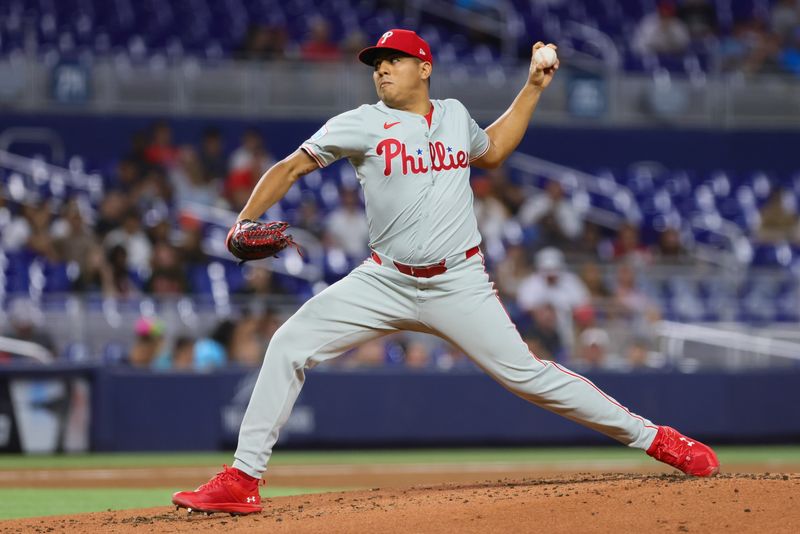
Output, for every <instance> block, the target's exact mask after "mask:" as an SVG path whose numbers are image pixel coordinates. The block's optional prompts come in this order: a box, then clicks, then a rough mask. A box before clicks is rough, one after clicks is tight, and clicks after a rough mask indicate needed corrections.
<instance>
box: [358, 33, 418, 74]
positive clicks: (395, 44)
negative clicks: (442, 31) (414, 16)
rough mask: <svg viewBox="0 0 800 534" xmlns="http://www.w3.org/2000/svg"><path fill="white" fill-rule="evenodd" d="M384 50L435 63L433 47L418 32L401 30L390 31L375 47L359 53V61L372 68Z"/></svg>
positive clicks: (382, 36)
mask: <svg viewBox="0 0 800 534" xmlns="http://www.w3.org/2000/svg"><path fill="white" fill-rule="evenodd" d="M383 50H396V51H397V52H402V53H404V54H408V55H409V56H412V57H415V58H417V59H420V60H422V61H428V62H429V63H431V64H432V63H433V54H431V47H430V46H429V45H428V43H426V42H425V39H423V38H422V37H420V36H419V35H417V34H416V32H413V31H411V30H400V29H393V30H389V31H388V32H386V33H384V34H383V35H381V38H380V39H378V42H377V43H375V46H370V47H368V48H365V49H364V50H362V51H361V52H359V53H358V59H359V61H361V62H362V63H365V64H367V65H369V66H370V67H371V66H372V65H373V62H374V61H375V58H376V57H378V54H380V53H381V51H383Z"/></svg>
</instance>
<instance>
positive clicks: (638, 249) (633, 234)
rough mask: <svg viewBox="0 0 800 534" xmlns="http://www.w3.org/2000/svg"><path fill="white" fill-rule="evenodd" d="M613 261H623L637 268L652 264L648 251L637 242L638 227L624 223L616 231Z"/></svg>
mask: <svg viewBox="0 0 800 534" xmlns="http://www.w3.org/2000/svg"><path fill="white" fill-rule="evenodd" d="M614 260H616V261H620V260H624V261H627V262H630V263H633V264H634V265H636V266H637V267H642V266H644V265H648V264H650V263H651V262H652V257H651V255H650V250H648V248H647V247H646V246H645V245H643V244H642V243H641V241H639V227H638V226H637V225H635V224H633V223H625V224H623V225H622V226H621V227H620V229H619V230H618V231H617V239H616V240H615V241H614Z"/></svg>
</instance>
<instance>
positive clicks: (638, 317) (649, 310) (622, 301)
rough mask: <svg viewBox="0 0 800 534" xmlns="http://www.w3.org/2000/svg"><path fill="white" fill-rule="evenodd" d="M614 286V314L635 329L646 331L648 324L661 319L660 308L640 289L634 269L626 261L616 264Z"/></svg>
mask: <svg viewBox="0 0 800 534" xmlns="http://www.w3.org/2000/svg"><path fill="white" fill-rule="evenodd" d="M616 282H617V283H616V287H615V288H614V308H615V314H616V315H617V316H618V317H620V318H622V319H625V320H627V321H629V324H630V326H631V328H632V329H633V330H635V331H639V332H643V333H647V332H648V325H649V324H650V323H654V322H656V321H658V320H660V319H661V310H660V309H659V307H658V305H657V304H656V303H655V302H653V301H652V300H651V299H650V297H648V296H647V294H646V293H645V292H644V291H642V290H641V289H640V288H639V286H638V284H637V279H636V271H635V270H634V268H633V267H632V266H631V265H629V264H627V263H620V264H619V265H618V266H617V277H616Z"/></svg>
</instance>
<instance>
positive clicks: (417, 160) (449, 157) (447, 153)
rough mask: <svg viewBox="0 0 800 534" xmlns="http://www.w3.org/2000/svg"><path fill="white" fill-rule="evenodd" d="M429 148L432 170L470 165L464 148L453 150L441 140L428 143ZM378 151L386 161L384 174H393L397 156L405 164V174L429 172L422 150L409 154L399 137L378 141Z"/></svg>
mask: <svg viewBox="0 0 800 534" xmlns="http://www.w3.org/2000/svg"><path fill="white" fill-rule="evenodd" d="M428 150H429V152H430V155H431V170H434V171H449V170H450V169H458V168H461V169H466V168H467V167H469V156H468V155H467V153H466V152H465V151H463V150H459V151H457V152H453V151H452V149H451V148H449V147H447V148H446V147H445V146H444V143H442V142H441V141H436V142H435V143H428ZM376 152H377V153H378V155H379V156H383V161H384V162H385V163H386V165H385V166H384V168H383V174H384V176H389V175H390V174H392V165H393V164H394V160H395V158H397V157H399V158H400V162H401V164H402V166H403V174H409V173H411V174H422V173H425V172H428V167H426V166H425V160H424V159H423V157H422V150H417V151H416V153H414V154H409V153H408V152H407V151H406V145H404V144H403V143H401V142H400V141H398V140H397V139H384V140H383V141H381V142H380V143H378V148H377V149H376Z"/></svg>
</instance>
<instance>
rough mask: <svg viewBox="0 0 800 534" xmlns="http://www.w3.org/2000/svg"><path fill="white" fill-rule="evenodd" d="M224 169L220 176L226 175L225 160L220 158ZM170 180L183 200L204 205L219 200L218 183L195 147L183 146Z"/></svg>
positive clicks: (210, 204) (176, 193) (209, 204)
mask: <svg viewBox="0 0 800 534" xmlns="http://www.w3.org/2000/svg"><path fill="white" fill-rule="evenodd" d="M219 163H221V164H222V167H223V170H222V173H221V175H220V176H224V175H225V170H224V167H225V162H224V160H223V159H220V161H219ZM169 177H170V181H171V182H172V185H173V187H174V189H175V195H176V197H177V198H178V199H180V200H181V202H192V203H195V204H201V205H203V206H214V205H216V204H217V203H218V201H219V191H218V188H217V183H216V182H215V181H214V180H213V179H212V178H211V175H209V174H208V172H207V168H204V162H202V161H201V160H200V158H198V156H197V153H196V152H195V150H194V148H192V147H190V146H184V147H181V149H180V152H179V156H178V163H177V165H175V166H174V167H173V168H172V169H171V170H170V171H169Z"/></svg>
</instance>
